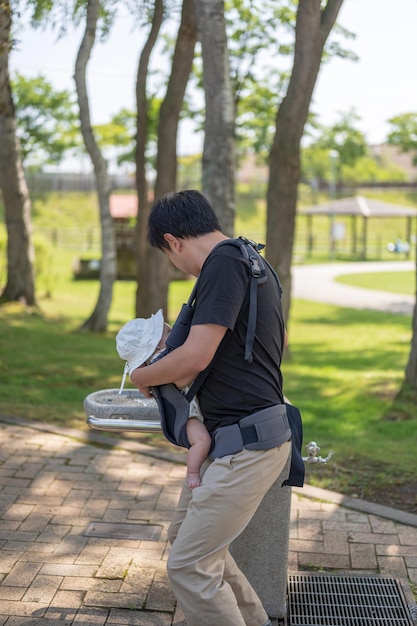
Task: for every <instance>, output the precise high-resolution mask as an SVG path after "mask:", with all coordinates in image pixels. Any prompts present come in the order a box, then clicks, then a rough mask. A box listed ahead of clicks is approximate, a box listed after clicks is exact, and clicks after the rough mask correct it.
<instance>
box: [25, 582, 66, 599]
mask: <svg viewBox="0 0 417 626" xmlns="http://www.w3.org/2000/svg"><path fill="white" fill-rule="evenodd" d="M61 582H62V578H61V577H60V576H42V575H40V576H36V578H35V579H34V580H33V582H32V584H31V585H30V587H29V589H28V590H27V592H26V593H25V595H24V597H23V601H24V602H47V603H51V601H52V599H53V597H54V595H55V593H56V592H57V590H58V588H59V587H60V585H61Z"/></svg>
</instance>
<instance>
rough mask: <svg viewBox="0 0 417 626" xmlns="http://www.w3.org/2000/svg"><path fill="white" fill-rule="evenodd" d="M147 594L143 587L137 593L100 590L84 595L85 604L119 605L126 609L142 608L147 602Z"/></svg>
mask: <svg viewBox="0 0 417 626" xmlns="http://www.w3.org/2000/svg"><path fill="white" fill-rule="evenodd" d="M145 599H146V596H145V595H144V594H143V592H142V590H141V589H138V590H136V592H135V593H120V592H118V593H107V592H104V593H103V592H100V591H87V593H86V594H85V597H84V601H83V603H84V605H85V606H101V607H108V608H110V607H119V608H124V609H131V610H132V609H140V608H142V606H143V604H144V602H145Z"/></svg>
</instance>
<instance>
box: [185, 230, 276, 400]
mask: <svg viewBox="0 0 417 626" xmlns="http://www.w3.org/2000/svg"><path fill="white" fill-rule="evenodd" d="M221 245H223V246H224V245H233V246H236V247H238V248H239V249H240V251H241V253H242V255H243V256H244V258H245V259H246V260H247V261H248V264H249V267H250V270H251V278H250V285H249V316H248V326H247V330H246V339H245V361H248V363H251V362H252V360H253V357H252V349H253V342H254V339H255V330H256V317H257V304H258V302H257V301H258V285H260V284H262V283H264V282H266V280H267V274H266V270H265V265H267V266H268V268H269V269H270V270H271V272H272V275H273V276H274V278H275V281H276V283H277V286H278V293H279V296H280V297H281V295H282V288H281V283H280V281H279V278H278V275H277V273H276V272H275V270H274V269H273V267H272V266H271V265H270V264H269V263H268V261H267V260H266V259H264V258H262V257H261V255H260V254H259V250H262V249H263V248H264V247H265V246H264V245H263V244H257V243H255V242H254V241H252V240H251V239H246V238H245V237H238V238H237V239H225V240H224V241H222V242H221V243H219V244H218V246H221ZM195 291H196V285H195V286H194V289H193V292H192V294H191V296H190V298H189V300H188V303H187V304H188V305H189V306H192V305H193V302H194V299H195ZM229 335H230V331H228V332H227V334H226V335H225V337H224V339H223V341H222V343H221V344H220V346H219V348H218V350H217V352H216V354H215V356H214V358H213V360H212V361H211V363H210V364H209V365H208V366H207V367H206V369H205V370H204V371H203V372H200V374H199V375H198V376H197V377H196V379H195V380H194V382H193V384H192V385H191V387H190V389H189V390H188V392H187V394H186V396H185V397H186V398H187V400H188V401H189V402H190V401H191V400H192V399H193V398H194V396H195V395H196V393H197V392H198V390H199V389H200V387H201V386H202V385H203V383H204V381H205V380H206V378H207V376H208V375H209V373H210V370H211V368H212V367H213V366H214V363H215V362H216V359H217V358H218V356H219V354H220V353H221V352H222V351H223V349H224V346H225V345H226V343H227V341H228V337H229Z"/></svg>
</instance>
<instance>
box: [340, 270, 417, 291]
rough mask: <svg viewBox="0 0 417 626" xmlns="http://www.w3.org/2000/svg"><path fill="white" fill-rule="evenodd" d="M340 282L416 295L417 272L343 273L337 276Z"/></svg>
mask: <svg viewBox="0 0 417 626" xmlns="http://www.w3.org/2000/svg"><path fill="white" fill-rule="evenodd" d="M336 281H337V282H338V283H342V284H343V285H351V286H353V287H363V288H364V289H376V290H378V291H391V292H393V293H403V294H407V295H410V296H411V295H414V294H415V293H416V273H415V272H373V273H371V272H369V273H363V274H362V273H361V274H343V276H338V277H337V278H336Z"/></svg>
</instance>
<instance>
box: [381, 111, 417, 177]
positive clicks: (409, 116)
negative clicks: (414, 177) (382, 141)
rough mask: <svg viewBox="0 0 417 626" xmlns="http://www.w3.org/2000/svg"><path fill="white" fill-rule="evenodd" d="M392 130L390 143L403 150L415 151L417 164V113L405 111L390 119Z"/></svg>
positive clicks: (414, 160)
mask: <svg viewBox="0 0 417 626" xmlns="http://www.w3.org/2000/svg"><path fill="white" fill-rule="evenodd" d="M389 123H390V124H391V126H392V130H391V132H390V133H389V135H388V143H389V144H390V145H391V146H397V147H398V148H399V149H400V150H401V151H402V152H412V153H414V158H413V163H414V165H417V113H403V114H402V115H397V116H395V117H392V118H391V119H390V120H389Z"/></svg>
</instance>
